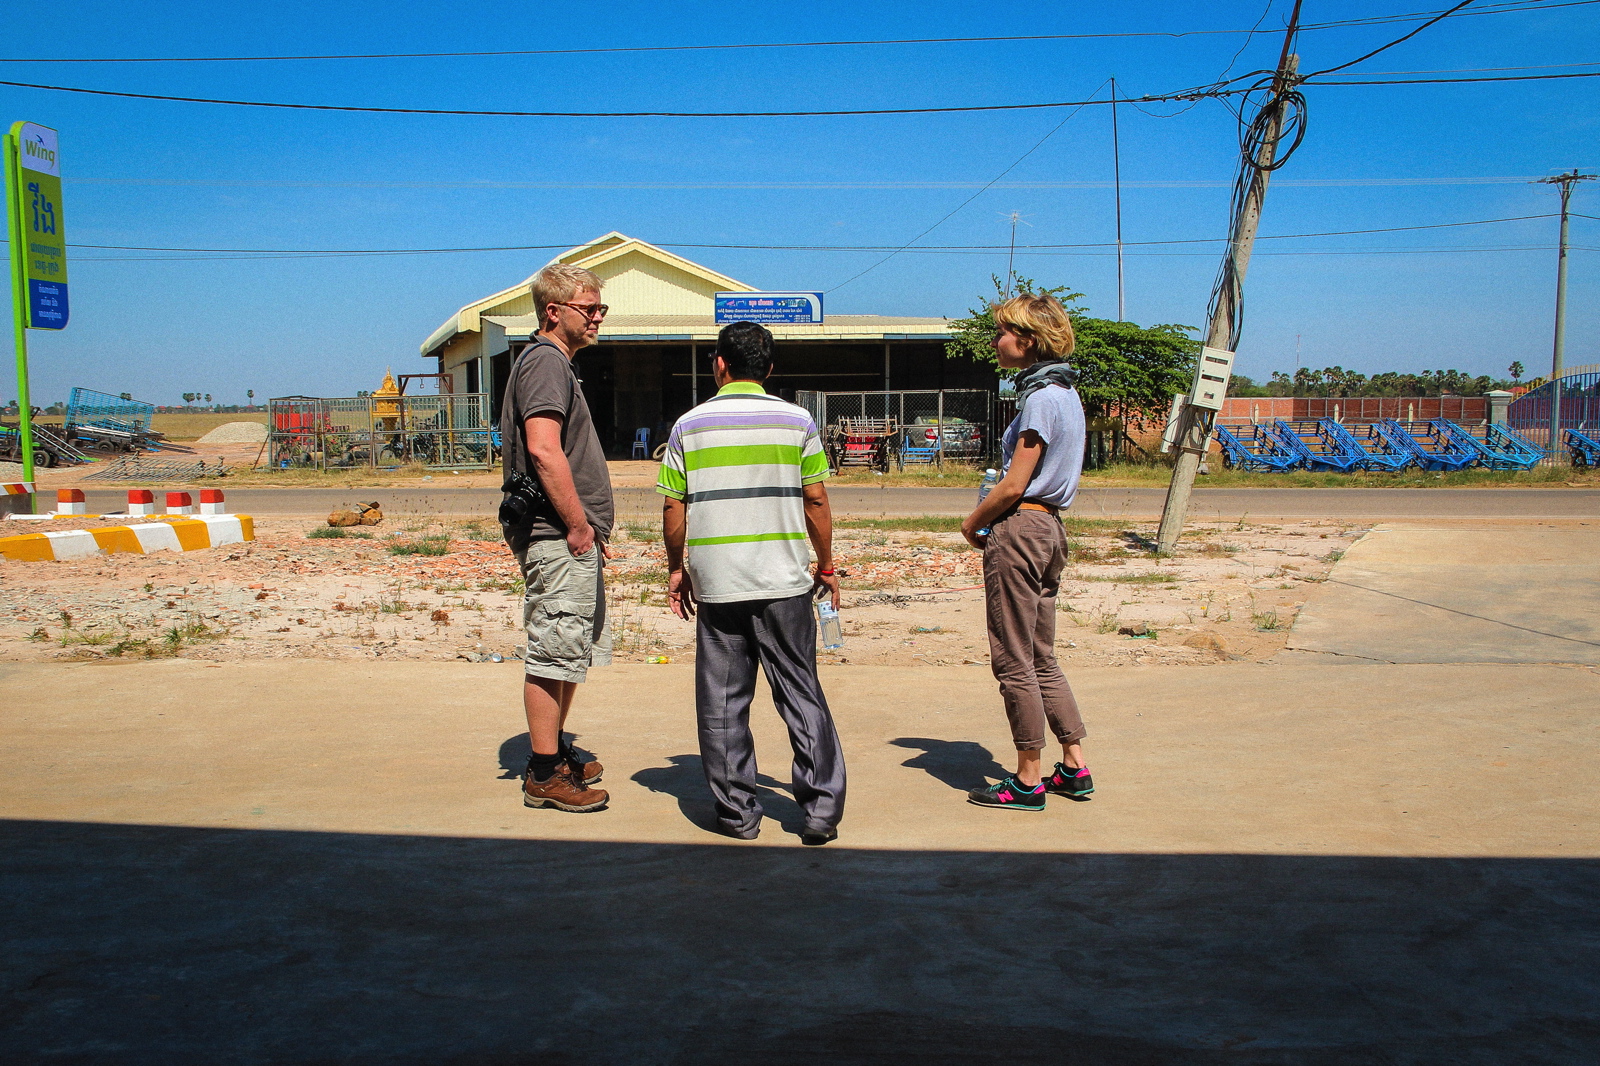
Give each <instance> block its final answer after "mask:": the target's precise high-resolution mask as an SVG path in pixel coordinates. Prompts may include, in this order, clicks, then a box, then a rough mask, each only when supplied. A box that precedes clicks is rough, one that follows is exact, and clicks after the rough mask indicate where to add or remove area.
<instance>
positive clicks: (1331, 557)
mask: <svg viewBox="0 0 1600 1066" xmlns="http://www.w3.org/2000/svg"><path fill="white" fill-rule="evenodd" d="M1343 558H1344V549H1343V548H1335V549H1333V551H1331V552H1329V553H1328V554H1327V555H1324V556H1323V557H1322V561H1323V562H1325V563H1336V562H1338V561H1339V560H1340V559H1343Z"/></svg>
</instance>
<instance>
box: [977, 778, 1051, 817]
mask: <svg viewBox="0 0 1600 1066" xmlns="http://www.w3.org/2000/svg"><path fill="white" fill-rule="evenodd" d="M1044 797H1045V790H1044V784H1043V783H1042V782H1041V783H1040V784H1037V785H1035V786H1033V788H1029V787H1028V786H1026V785H1019V784H1017V779H1016V778H1014V777H1002V778H1001V779H1000V780H999V781H998V782H997V783H995V784H993V785H990V786H989V787H988V788H975V789H973V790H972V791H971V792H968V793H967V802H968V803H976V804H977V805H978V806H980V807H995V808H1003V809H1005V810H1008V811H1042V810H1044Z"/></svg>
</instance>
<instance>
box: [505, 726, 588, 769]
mask: <svg viewBox="0 0 1600 1066" xmlns="http://www.w3.org/2000/svg"><path fill="white" fill-rule="evenodd" d="M561 737H562V739H563V740H565V741H566V742H567V746H568V747H570V748H571V749H572V750H573V751H575V752H577V753H578V754H579V755H581V756H583V757H584V761H585V762H588V761H589V760H590V759H592V758H594V757H595V756H594V752H592V751H590V750H589V749H588V748H585V747H583V746H582V745H580V744H579V743H578V742H577V740H578V735H577V734H576V733H563V734H561ZM532 753H533V744H532V743H531V742H530V741H529V740H528V734H527V733H525V732H524V733H518V734H517V735H516V736H514V737H507V738H506V739H505V742H504V743H502V744H501V745H500V769H502V770H504V771H505V773H503V774H501V775H500V776H499V777H497V778H496V779H495V780H497V781H521V780H522V775H523V773H524V772H525V771H526V770H527V769H528V756H529V755H531V754H532Z"/></svg>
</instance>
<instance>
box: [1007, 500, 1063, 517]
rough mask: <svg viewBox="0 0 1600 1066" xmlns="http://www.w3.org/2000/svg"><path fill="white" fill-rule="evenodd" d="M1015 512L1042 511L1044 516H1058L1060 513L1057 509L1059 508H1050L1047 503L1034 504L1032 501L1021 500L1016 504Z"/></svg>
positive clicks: (1059, 509)
mask: <svg viewBox="0 0 1600 1066" xmlns="http://www.w3.org/2000/svg"><path fill="white" fill-rule="evenodd" d="M1017 510H1019V511H1043V512H1044V513H1045V514H1048V515H1058V514H1060V513H1061V508H1059V507H1051V506H1050V505H1049V504H1047V503H1034V502H1033V501H1032V500H1023V501H1022V502H1021V503H1019V504H1017Z"/></svg>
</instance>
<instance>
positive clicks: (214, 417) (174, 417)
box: [150, 411, 267, 440]
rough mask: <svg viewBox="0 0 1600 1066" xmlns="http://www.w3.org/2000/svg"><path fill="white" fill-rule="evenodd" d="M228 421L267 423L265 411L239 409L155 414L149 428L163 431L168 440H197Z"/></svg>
mask: <svg viewBox="0 0 1600 1066" xmlns="http://www.w3.org/2000/svg"><path fill="white" fill-rule="evenodd" d="M229 422H259V423H261V424H262V425H263V426H264V425H266V424H267V413H266V412H265V411H239V412H237V413H236V414H231V415H230V414H217V413H214V412H211V411H196V412H195V413H194V414H181V413H180V414H170V415H165V414H157V415H156V416H155V417H154V418H152V419H151V421H150V428H151V429H153V430H155V431H156V432H157V433H165V434H166V435H167V439H168V440H199V439H200V438H201V437H203V436H205V435H206V434H207V433H210V432H211V431H212V430H214V429H216V428H217V427H218V426H225V425H227V424H228V423H229Z"/></svg>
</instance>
